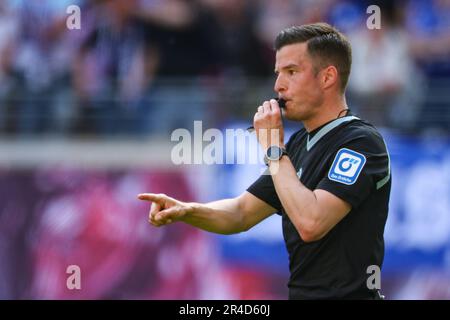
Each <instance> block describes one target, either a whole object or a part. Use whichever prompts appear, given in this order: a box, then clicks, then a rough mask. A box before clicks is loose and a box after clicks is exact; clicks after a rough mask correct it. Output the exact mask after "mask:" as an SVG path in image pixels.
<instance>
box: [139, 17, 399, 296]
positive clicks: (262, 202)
mask: <svg viewBox="0 0 450 320" xmlns="http://www.w3.org/2000/svg"><path fill="white" fill-rule="evenodd" d="M275 49H276V63H275V73H276V74H277V79H276V82H275V91H276V92H277V93H278V96H279V98H281V99H284V100H285V101H286V104H285V108H284V110H283V113H284V115H285V117H286V118H287V119H290V120H293V121H301V122H302V123H303V127H304V128H302V129H300V130H298V131H297V132H296V133H294V134H293V135H292V136H291V137H290V139H289V141H288V143H287V144H286V145H284V135H283V133H284V131H283V124H282V119H281V111H280V107H279V105H278V102H277V101H276V100H270V101H264V102H263V104H262V105H261V106H259V108H258V110H257V112H256V114H255V116H254V122H253V123H254V127H255V130H256V134H257V137H258V141H259V143H260V144H261V146H262V148H263V150H266V155H265V160H266V163H267V165H268V169H267V170H268V172H267V173H268V174H265V175H262V176H261V177H260V178H259V179H258V180H256V181H255V182H254V183H253V184H252V185H251V186H250V187H249V188H248V189H247V191H246V192H244V193H243V194H241V195H240V196H238V197H236V198H234V199H225V200H220V201H216V202H211V203H207V204H199V203H186V202H181V201H178V200H176V199H173V198H170V197H168V196H166V195H163V194H151V193H146V194H140V195H139V199H141V200H147V201H151V202H152V206H151V208H150V214H149V221H150V223H151V224H152V225H154V226H162V225H165V224H169V223H172V222H174V221H183V222H185V223H188V224H191V225H193V226H196V227H199V228H201V229H204V230H207V231H210V232H215V233H220V234H233V233H238V232H243V231H246V230H248V229H250V228H251V227H253V226H254V225H256V224H257V223H259V222H260V221H262V220H263V219H265V218H267V217H268V216H270V215H272V214H274V213H280V214H281V216H282V225H283V235H284V239H285V243H286V248H287V250H288V253H289V269H290V279H289V283H288V287H289V299H377V298H379V297H381V295H380V293H379V291H378V290H377V289H379V288H372V287H371V286H369V285H368V278H369V276H370V274H368V273H367V270H368V268H369V267H370V268H373V267H374V266H376V267H378V268H381V266H382V263H383V257H384V238H383V233H384V227H385V224H386V219H387V214H388V202H389V194H390V189H391V179H390V178H391V173H390V163H389V155H388V151H387V148H386V145H385V143H384V140H383V138H382V136H381V135H380V133H379V132H378V131H377V130H376V128H375V127H373V126H372V125H371V124H369V123H368V122H366V121H364V120H361V119H359V118H358V117H356V116H354V115H352V114H351V112H350V110H349V108H348V107H347V104H346V100H345V88H346V85H347V81H348V77H349V75H350V67H351V46H350V43H349V42H348V41H347V39H346V38H345V36H343V35H342V34H341V33H340V32H339V31H337V30H336V29H335V28H333V27H332V26H330V25H328V24H325V23H316V24H309V25H302V26H294V27H290V28H287V29H285V30H283V31H281V32H280V33H279V35H278V36H277V38H276V40H275ZM368 81H370V79H368ZM264 132H265V133H267V132H269V133H268V134H262V133H264ZM274 137H275V139H274ZM269 138H271V139H272V141H271V140H270V139H269Z"/></svg>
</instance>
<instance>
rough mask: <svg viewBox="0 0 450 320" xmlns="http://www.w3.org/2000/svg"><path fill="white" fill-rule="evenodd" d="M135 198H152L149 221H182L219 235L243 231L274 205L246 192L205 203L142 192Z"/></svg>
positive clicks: (160, 222)
mask: <svg viewBox="0 0 450 320" xmlns="http://www.w3.org/2000/svg"><path fill="white" fill-rule="evenodd" d="M138 198H139V199H140V200H147V201H152V206H151V208H150V213H149V222H150V223H151V224H152V225H154V226H157V227H159V226H162V225H166V224H170V223H172V222H174V221H182V222H185V223H187V224H190V225H192V226H194V227H197V228H200V229H203V230H206V231H209V232H214V233H220V234H233V233H239V232H242V231H247V230H248V229H250V228H251V227H253V226H254V225H256V224H257V223H259V222H261V221H262V220H264V219H265V218H267V217H268V216H270V215H271V214H273V213H274V212H276V210H275V209H274V208H272V207H271V206H269V205H268V204H266V203H265V202H264V201H262V200H260V199H258V198H257V197H255V196H254V195H252V194H250V193H248V192H244V193H243V194H242V195H240V196H239V197H237V198H233V199H225V200H219V201H215V202H210V203H206V204H200V203H194V202H192V203H186V202H181V201H178V200H176V199H173V198H170V197H168V196H166V195H164V194H152V193H144V194H140V195H139V196H138Z"/></svg>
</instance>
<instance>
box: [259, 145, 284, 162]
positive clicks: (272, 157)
mask: <svg viewBox="0 0 450 320" xmlns="http://www.w3.org/2000/svg"><path fill="white" fill-rule="evenodd" d="M286 155H287V150H286V148H285V147H284V145H283V146H279V145H271V146H270V147H268V148H267V150H266V153H265V155H264V163H265V164H266V165H269V164H270V163H271V162H274V161H279V160H280V159H281V158H283V157H284V156H286Z"/></svg>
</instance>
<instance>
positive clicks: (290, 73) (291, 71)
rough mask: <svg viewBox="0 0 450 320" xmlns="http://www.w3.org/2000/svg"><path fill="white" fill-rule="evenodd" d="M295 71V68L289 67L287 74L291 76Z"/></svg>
mask: <svg viewBox="0 0 450 320" xmlns="http://www.w3.org/2000/svg"><path fill="white" fill-rule="evenodd" d="M296 73H297V70H293V69H289V70H288V74H289V75H290V76H293V75H294V74H296Z"/></svg>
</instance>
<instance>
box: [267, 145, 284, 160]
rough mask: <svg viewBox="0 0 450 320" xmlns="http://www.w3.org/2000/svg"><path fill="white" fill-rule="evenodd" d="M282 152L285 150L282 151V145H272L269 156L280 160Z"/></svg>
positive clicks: (268, 151)
mask: <svg viewBox="0 0 450 320" xmlns="http://www.w3.org/2000/svg"><path fill="white" fill-rule="evenodd" d="M282 153H283V152H282V150H281V148H280V147H278V146H271V147H270V148H269V149H268V150H267V158H269V159H270V160H278V159H280V157H281V155H282Z"/></svg>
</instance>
